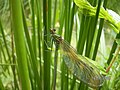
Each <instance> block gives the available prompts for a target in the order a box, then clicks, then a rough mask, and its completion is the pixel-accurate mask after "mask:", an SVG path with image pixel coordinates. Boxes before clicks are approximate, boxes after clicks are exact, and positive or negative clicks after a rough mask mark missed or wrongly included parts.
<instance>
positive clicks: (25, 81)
mask: <svg viewBox="0 0 120 90" xmlns="http://www.w3.org/2000/svg"><path fill="white" fill-rule="evenodd" d="M10 3H11V11H12V20H13V26H14V38H15V46H16V54H17V63H18V72H19V76H20V77H19V78H20V82H21V88H22V90H30V81H29V73H28V67H27V59H26V48H25V39H24V28H23V21H22V8H21V1H20V0H12V1H10ZM16 7H17V8H16Z"/></svg>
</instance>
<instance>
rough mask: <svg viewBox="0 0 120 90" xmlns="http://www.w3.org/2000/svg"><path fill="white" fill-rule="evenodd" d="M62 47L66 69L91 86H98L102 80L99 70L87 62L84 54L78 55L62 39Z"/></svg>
mask: <svg viewBox="0 0 120 90" xmlns="http://www.w3.org/2000/svg"><path fill="white" fill-rule="evenodd" d="M60 45H61V48H62V49H63V52H64V54H63V59H64V61H65V63H66V65H67V67H68V69H69V70H70V71H71V72H72V73H73V74H74V75H75V76H76V77H77V78H78V79H80V80H81V81H83V82H84V83H86V84H88V85H89V86H91V87H94V88H96V87H100V86H102V84H103V82H104V76H103V75H101V74H100V70H99V69H98V68H97V67H96V66H95V65H93V64H92V63H91V62H89V61H88V60H87V59H86V58H85V57H84V56H81V55H78V54H77V53H76V51H75V50H74V48H73V47H72V46H70V45H69V44H68V43H67V42H65V41H64V40H62V41H61V43H60Z"/></svg>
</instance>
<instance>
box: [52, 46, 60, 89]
mask: <svg viewBox="0 0 120 90" xmlns="http://www.w3.org/2000/svg"><path fill="white" fill-rule="evenodd" d="M55 46H56V47H55V57H54V76H53V90H56V79H57V61H58V48H59V44H56V45H55Z"/></svg>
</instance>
